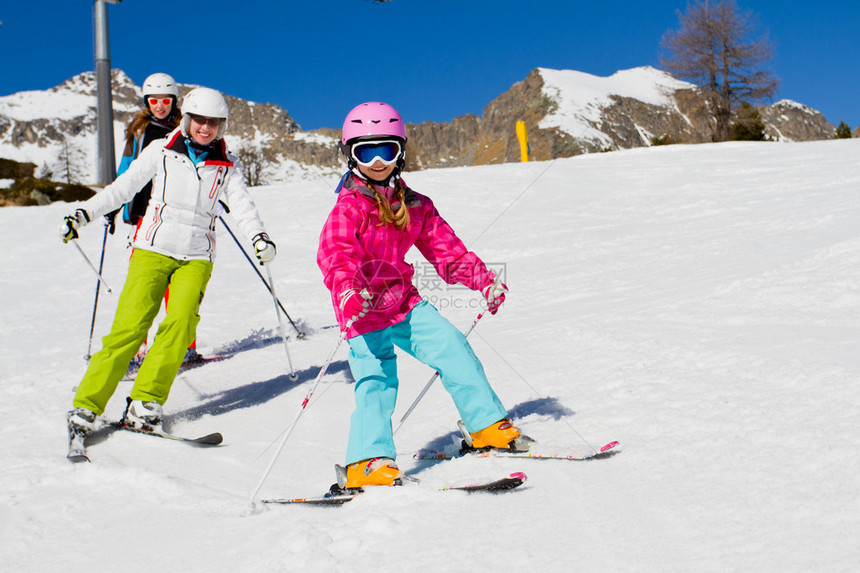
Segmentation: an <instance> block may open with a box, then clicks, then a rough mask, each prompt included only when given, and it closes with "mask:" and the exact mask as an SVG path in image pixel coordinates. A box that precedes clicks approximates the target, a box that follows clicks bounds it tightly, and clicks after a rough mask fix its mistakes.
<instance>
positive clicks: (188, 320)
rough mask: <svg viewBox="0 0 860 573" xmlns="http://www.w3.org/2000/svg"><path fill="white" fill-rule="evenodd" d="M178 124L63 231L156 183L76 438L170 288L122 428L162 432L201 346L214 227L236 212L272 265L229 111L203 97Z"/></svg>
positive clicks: (82, 389) (77, 408)
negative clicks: (228, 135) (185, 366)
mask: <svg viewBox="0 0 860 573" xmlns="http://www.w3.org/2000/svg"><path fill="white" fill-rule="evenodd" d="M182 115H183V117H182V123H181V125H180V127H179V128H178V129H175V130H174V131H173V132H171V133H170V134H169V135H168V136H167V138H166V139H164V140H163V142H153V143H152V144H150V145H149V146H148V147H146V148H145V149H144V150H143V151H142V152H141V154H140V155H139V156H138V158H137V159H136V160H135V161H134V162H132V164H131V166H130V167H129V168H128V170H127V171H126V172H125V173H123V174H122V175H120V176H119V178H117V179H116V181H114V182H113V183H111V184H110V185H108V186H107V187H105V188H104V190H103V191H102V192H100V193H98V194H97V195H95V196H94V197H92V198H91V199H89V200H88V201H86V202H85V203H84V204H83V205H81V208H79V209H77V210H76V211H75V213H74V214H73V215H69V216H67V217H66V218H65V219H64V220H63V222H62V224H61V225H60V236H61V237H62V239H63V242H68V241H69V240H71V239H75V238H77V236H78V233H77V229H78V228H79V227H81V226H83V225H85V224H86V223H88V222H89V221H92V220H94V219H96V218H98V217H100V216H102V215H104V214H105V213H109V212H110V211H112V210H114V209H116V208H117V207H119V206H120V205H122V204H123V203H125V202H127V201H129V200H130V199H131V198H132V197H133V196H134V194H135V193H137V192H138V191H139V190H140V189H141V187H143V186H144V185H145V184H146V183H147V182H149V181H150V180H152V198H151V199H150V201H149V206H148V207H147V210H146V213H145V214H144V216H143V220H142V223H141V224H140V226H139V227H138V229H137V232H136V233H135V235H134V238H133V240H132V247H133V248H134V252H133V253H132V256H131V261H130V263H129V269H128V276H127V278H126V281H125V285H124V286H123V290H122V294H121V295H120V298H119V303H118V307H117V311H116V316H115V317H114V322H113V326H112V327H111V332H110V334H108V335H107V336H105V337H104V338H103V339H102V349H101V350H100V351H98V352H96V353H95V354H94V355H93V356H92V357H91V358H90V363H89V367H88V368H87V371H86V374H84V377H83V379H82V380H81V383H80V384H79V385H78V390H77V392H76V394H75V398H74V401H73V406H74V409H73V410H71V411H70V412H69V414H68V422H69V429H70V432H73V433H78V434H86V432H88V431H91V430H92V429H93V428H94V424H95V418H96V416H97V415H101V414H102V413H103V412H104V410H105V407H106V406H107V403H108V400H110V398H111V396H112V395H113V393H114V392H115V391H116V388H117V385H118V384H119V381H120V380H121V379H122V377H123V375H124V374H125V372H126V370H127V368H128V364H129V361H130V360H131V358H132V357H133V356H134V354H135V352H137V350H138V348H139V347H140V345H141V343H142V342H143V340H144V339H145V338H146V335H147V333H148V331H149V328H150V326H151V325H152V321H153V320H154V319H155V316H156V315H157V313H158V310H159V308H160V304H161V300H162V297H163V296H164V292H165V290H166V289H167V287H168V286H169V287H170V299H169V301H168V305H167V313H166V317H165V319H164V321H163V322H162V323H161V324H160V325H159V327H158V332H157V333H156V335H155V339H154V340H153V343H152V346H151V347H150V350H149V352H148V353H147V355H146V358H145V359H144V360H143V363H142V364H141V366H140V370H139V371H138V373H137V377H136V379H135V382H134V386H133V387H132V389H131V393H130V396H129V397H128V399H127V402H128V406H127V407H126V411H125V414H124V415H123V423H124V424H125V425H126V426H128V427H130V428H132V429H136V430H141V431H158V432H161V431H162V428H161V424H162V405H163V404H164V402H165V401H166V400H167V396H168V394H169V392H170V387H171V386H172V384H173V380H174V378H175V377H176V373H177V372H178V370H179V367H180V365H181V364H182V359H183V358H184V356H185V352H186V349H187V348H188V345H189V344H190V343H191V341H192V340H194V339H195V336H196V329H197V323H198V322H199V320H200V317H199V316H198V310H199V308H200V302H201V301H202V299H203V293H204V292H205V290H206V284H207V283H208V282H209V277H210V276H211V273H212V263H213V261H214V258H215V220H216V218H217V217H218V215H219V214H220V213H221V211H222V210H223V208H224V207H223V205H226V206H227V207H229V209H230V213H231V214H232V215H233V216H234V217H235V218H236V221H237V223H238V225H239V228H240V229H241V231H242V232H243V233H244V234H245V236H246V237H248V238H250V239H251V243H252V244H253V245H254V250H255V252H256V254H257V257H258V258H259V260H260V262H261V263H268V262H271V261H272V260H273V259H274V257H275V252H276V250H275V244H274V243H273V242H272V241H271V240H270V239H269V237H268V235H267V234H266V231H265V229H264V227H263V222H262V221H261V220H260V216H259V214H258V213H257V208H256V206H255V205H254V201H253V200H252V199H251V196H250V194H249V193H248V189H247V187H246V185H245V180H244V176H243V175H242V171H241V167H240V165H239V164H238V161H237V159H236V157H235V156H233V155H231V154H230V153H228V152H227V146H226V144H225V143H224V140H223V136H224V132H225V131H226V130H227V116H228V114H227V103H226V102H225V101H224V98H223V97H222V96H221V94H220V93H218V92H217V91H215V90H212V89H209V88H197V89H194V90H192V91H191V92H189V93H188V95H186V96H185V99H184V100H183V103H182Z"/></svg>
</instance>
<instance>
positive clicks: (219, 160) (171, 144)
mask: <svg viewBox="0 0 860 573" xmlns="http://www.w3.org/2000/svg"><path fill="white" fill-rule="evenodd" d="M164 148H165V149H169V150H170V151H173V152H174V153H178V154H179V155H182V156H185V157H188V144H187V143H186V142H185V136H184V135H182V130H181V129H179V128H176V129H174V130H173V133H171V134H170V135H169V136H168V141H167V145H165V146H164ZM203 165H223V166H225V167H233V161H232V160H231V159H230V157H229V155H228V154H227V143H226V142H225V141H224V140H223V139H219V140H218V141H216V142H215V144H214V145H212V149H211V150H210V151H209V155H208V156H207V157H206V159H205V160H204V161H203Z"/></svg>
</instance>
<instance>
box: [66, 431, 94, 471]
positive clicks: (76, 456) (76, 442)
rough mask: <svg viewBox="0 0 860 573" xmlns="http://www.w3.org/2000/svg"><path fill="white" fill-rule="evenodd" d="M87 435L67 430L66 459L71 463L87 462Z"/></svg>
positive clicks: (88, 459)
mask: <svg viewBox="0 0 860 573" xmlns="http://www.w3.org/2000/svg"><path fill="white" fill-rule="evenodd" d="M86 438H87V435H86V433H85V432H76V431H74V430H73V429H72V428H69V453H68V454H66V458H67V459H68V460H69V461H70V462H72V463H75V464H77V463H80V462H88V461H90V458H89V457H87V447H86V444H85V441H86Z"/></svg>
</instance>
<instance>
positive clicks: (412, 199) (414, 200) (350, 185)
mask: <svg viewBox="0 0 860 573" xmlns="http://www.w3.org/2000/svg"><path fill="white" fill-rule="evenodd" d="M347 175H348V177H345V178H344V180H343V189H345V190H346V191H352V192H353V193H354V194H356V195H358V194H360V195H363V196H365V197H367V198H368V199H370V200H371V201H373V202H374V203H376V196H375V195H374V194H373V189H371V188H370V187H368V186H367V185H366V184H365V183H364V181H362V180H361V179H359V178H358V177H356V176H355V175H354V174H352V173H347ZM400 185H401V186H402V187H403V190H404V191H405V192H406V193H405V198H406V206H407V207H415V206H417V205H420V204H421V199H419V197H418V193H416V192H415V191H413V190H412V189H410V188H409V186H408V185H406V182H405V181H403V179H400ZM398 203H399V201H395V202H394V203H392V205H391V208H392V209H397V205H398Z"/></svg>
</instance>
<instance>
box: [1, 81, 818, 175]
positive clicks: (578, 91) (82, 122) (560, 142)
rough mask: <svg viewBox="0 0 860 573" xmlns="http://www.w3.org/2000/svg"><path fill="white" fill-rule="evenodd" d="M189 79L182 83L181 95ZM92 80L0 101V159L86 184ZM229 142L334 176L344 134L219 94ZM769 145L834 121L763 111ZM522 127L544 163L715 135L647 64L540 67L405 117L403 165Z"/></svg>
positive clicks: (422, 165)
mask: <svg viewBox="0 0 860 573" xmlns="http://www.w3.org/2000/svg"><path fill="white" fill-rule="evenodd" d="M193 87H195V86H190V85H183V86H181V89H180V94H181V95H184V94H185V93H187V92H188V91H189V90H190V89H192V88H193ZM112 89H113V104H114V128H115V139H116V147H117V150H116V151H117V155H118V154H119V151H120V150H121V148H122V146H123V140H122V137H123V136H122V133H123V130H124V128H125V126H126V125H127V124H128V122H129V121H130V120H131V118H132V116H133V115H134V113H135V112H136V111H137V110H138V109H139V108H140V106H141V104H142V101H141V94H140V88H139V87H138V86H137V85H135V84H134V82H132V81H131V79H130V78H129V77H128V76H127V75H126V74H125V73H124V72H122V71H121V70H113V75H112ZM95 92H96V85H95V75H94V74H93V73H92V72H85V73H82V74H79V75H77V76H74V77H73V78H70V79H69V80H67V81H65V82H63V83H62V84H60V85H59V86H56V87H54V88H51V89H49V90H44V91H30V92H19V93H16V94H12V95H9V96H4V97H0V157H5V158H9V159H13V160H16V161H22V162H30V163H33V164H35V165H36V166H37V168H36V172H37V175H40V174H41V175H46V174H51V176H52V177H53V178H54V179H55V180H64V181H67V182H70V183H74V182H79V183H92V180H93V179H94V175H95V165H96V161H95V154H96V149H95V148H96V129H97V126H96V99H95ZM226 99H227V103H228V106H229V108H230V130H229V132H228V135H227V141H228V144H229V146H230V148H231V150H233V151H234V152H236V153H237V154H239V155H240V157H242V158H243V161H244V162H245V163H246V164H247V165H248V171H254V172H255V174H256V177H255V181H253V182H255V183H267V182H268V183H275V182H279V181H285V180H290V179H296V178H308V177H317V176H318V175H319V174H320V173H335V172H340V171H342V170H343V169H344V166H345V163H344V161H343V158H342V157H341V155H340V152H339V151H338V149H337V141H338V135H339V130H337V129H318V130H312V131H303V130H302V129H301V128H300V126H299V125H298V124H297V123H296V121H295V120H294V119H293V118H292V117H290V115H289V113H288V112H287V111H286V110H284V109H283V108H281V107H279V106H277V105H273V104H269V103H255V102H249V101H245V100H242V99H239V98H235V97H232V96H229V95H227V96H226ZM758 111H759V115H760V117H761V119H762V121H763V122H764V124H765V126H766V133H767V134H768V135H769V136H771V137H772V138H773V139H775V140H782V141H808V140H815V139H828V138H832V137H833V136H834V135H835V127H834V126H832V125H831V124H829V123H828V122H827V121H826V119H825V118H824V117H823V116H822V115H821V114H820V113H819V112H817V111H815V110H813V109H811V108H809V107H807V106H804V105H802V104H799V103H796V102H792V101H790V100H781V101H778V102H776V103H774V104H772V105H766V106H761V107H759V108H758ZM518 120H522V121H523V122H525V125H526V128H527V131H528V137H529V158H530V159H532V160H547V159H553V158H559V157H569V156H572V155H578V154H582V153H594V152H601V151H608V150H616V149H629V148H633V147H643V146H649V145H652V144H654V143H655V142H658V141H659V142H672V143H703V142H708V141H711V125H712V120H711V119H710V116H709V114H708V110H707V105H706V104H705V102H704V99H703V98H702V97H701V95H700V94H699V92H698V90H697V88H696V87H695V86H693V85H691V84H687V83H685V82H680V81H678V80H676V79H674V78H672V77H671V76H670V75H669V74H667V73H665V72H662V71H660V70H656V69H654V68H650V67H641V68H634V69H631V70H622V71H619V72H617V73H616V74H613V75H612V76H609V77H606V78H601V77H597V76H591V75H589V74H584V73H581V72H576V71H572V70H550V69H546V68H537V69H535V70H533V71H532V72H531V73H529V75H528V76H527V77H526V78H525V79H524V80H522V81H520V82H517V83H515V84H514V85H513V86H512V87H511V88H510V89H509V90H508V91H507V92H505V93H503V94H501V95H500V96H498V97H497V98H496V99H494V100H493V101H491V102H490V103H488V104H487V106H486V107H485V108H484V110H483V114H482V116H481V117H478V116H476V115H474V114H466V115H462V116H458V117H455V118H454V119H452V120H451V121H450V122H446V123H438V122H423V123H419V124H407V133H408V134H409V154H408V156H407V169H411V170H415V169H426V168H434V167H445V166H461V165H485V164H492V163H504V162H515V161H520V146H519V142H518V140H517V137H516V131H515V124H516V122H517V121H518Z"/></svg>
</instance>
